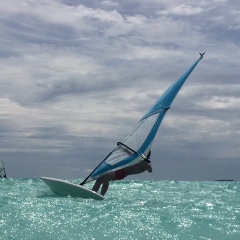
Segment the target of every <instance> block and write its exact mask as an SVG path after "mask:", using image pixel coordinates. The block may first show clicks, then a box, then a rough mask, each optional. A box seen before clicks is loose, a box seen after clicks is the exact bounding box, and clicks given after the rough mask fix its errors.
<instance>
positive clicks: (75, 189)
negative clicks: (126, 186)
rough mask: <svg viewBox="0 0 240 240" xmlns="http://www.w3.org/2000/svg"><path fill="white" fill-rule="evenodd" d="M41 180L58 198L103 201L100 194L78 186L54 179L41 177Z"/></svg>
mask: <svg viewBox="0 0 240 240" xmlns="http://www.w3.org/2000/svg"><path fill="white" fill-rule="evenodd" d="M41 179H42V180H43V181H44V183H45V184H46V185H47V186H48V187H49V188H50V189H51V190H52V191H53V192H55V193H56V194H58V195H60V196H71V197H81V198H92V199H95V200H103V199H104V197H103V196H102V195H101V194H99V193H96V192H94V191H92V190H90V189H87V188H85V187H83V186H81V185H78V184H74V183H71V182H68V181H65V180H61V179H56V178H48V177H41Z"/></svg>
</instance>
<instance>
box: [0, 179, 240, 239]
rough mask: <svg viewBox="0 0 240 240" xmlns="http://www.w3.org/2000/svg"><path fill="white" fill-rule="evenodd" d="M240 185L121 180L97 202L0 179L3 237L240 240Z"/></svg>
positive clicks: (25, 182)
mask: <svg viewBox="0 0 240 240" xmlns="http://www.w3.org/2000/svg"><path fill="white" fill-rule="evenodd" d="M72 182H75V183H78V182H80V180H72ZM239 186H240V185H239V183H238V182H173V181H119V182H114V183H112V184H111V186H110V189H109V191H108V193H107V194H106V200H103V201H96V200H90V199H88V200H87V199H79V198H71V197H65V198H62V197H58V196H57V195H55V194H54V193H52V192H51V191H50V190H49V189H48V187H47V186H46V185H45V184H44V183H43V182H42V181H41V180H39V179H0V213H1V214H0V239H4V240H7V239H18V240H20V239H34V240H37V239H44V240H45V239H46V240H47V239H54V240H56V239H64V240H66V239H97V240H98V239H111V240H112V239H134V240H135V239H182V240H189V239H194V240H196V239H216V240H219V239H224V240H228V239H236V240H239V239H240V188H239ZM89 187H91V186H89Z"/></svg>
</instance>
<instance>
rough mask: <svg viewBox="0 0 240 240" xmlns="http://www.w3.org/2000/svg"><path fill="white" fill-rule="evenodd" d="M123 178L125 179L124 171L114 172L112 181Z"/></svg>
mask: <svg viewBox="0 0 240 240" xmlns="http://www.w3.org/2000/svg"><path fill="white" fill-rule="evenodd" d="M125 177H126V173H125V170H124V169H120V170H117V171H116V172H115V178H114V179H113V180H122V179H123V178H125Z"/></svg>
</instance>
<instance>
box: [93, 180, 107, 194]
mask: <svg viewBox="0 0 240 240" xmlns="http://www.w3.org/2000/svg"><path fill="white" fill-rule="evenodd" d="M103 180H104V177H100V178H98V179H97V180H96V182H95V184H94V186H93V187H92V190H93V191H94V192H97V191H98V190H99V188H100V186H101V184H102V183H103Z"/></svg>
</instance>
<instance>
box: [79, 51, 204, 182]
mask: <svg viewBox="0 0 240 240" xmlns="http://www.w3.org/2000/svg"><path fill="white" fill-rule="evenodd" d="M203 55H204V53H203V54H200V57H199V58H198V59H197V61H196V62H195V63H194V64H193V65H192V66H191V67H190V68H189V69H188V70H187V71H186V72H185V73H184V74H183V75H182V76H181V77H180V78H179V79H178V80H177V81H176V82H175V83H173V84H172V85H171V86H170V87H169V88H168V89H167V91H166V92H165V93H164V94H163V95H162V96H161V97H160V98H159V99H158V100H157V102H156V103H155V104H154V105H153V107H152V108H151V109H150V110H149V111H148V112H147V113H146V114H145V115H144V116H143V117H142V119H141V120H140V121H139V122H138V124H137V125H136V126H135V128H134V129H133V130H132V132H131V133H130V134H129V135H128V136H127V137H126V138H125V139H124V140H123V141H122V142H119V143H118V144H117V147H116V148H115V149H114V150H113V151H112V152H111V153H110V154H109V155H108V156H107V157H106V158H105V159H104V160H103V161H102V162H101V163H100V164H99V165H98V166H97V167H96V169H95V170H94V171H93V172H92V173H91V174H90V175H89V176H88V177H87V178H86V179H85V180H84V181H83V182H82V183H81V185H83V184H85V183H87V182H90V181H92V180H95V179H97V178H99V177H101V176H104V175H106V174H108V173H109V172H111V171H116V170H118V169H122V168H125V167H127V166H132V165H134V164H137V163H139V162H141V161H144V160H146V159H147V157H146V156H147V154H148V152H149V151H150V149H151V146H152V143H153V140H154V138H155V136H156V134H157V131H158V129H159V126H160V124H161V122H162V120H163V118H164V116H165V114H166V112H167V110H168V109H169V108H170V106H171V104H172V102H173V100H174V99H175V97H176V96H177V94H178V92H179V90H180V89H181V87H182V86H183V84H184V83H185V81H186V80H187V78H188V77H189V75H190V74H191V72H192V71H193V70H194V68H195V67H196V66H197V64H198V63H199V61H200V60H201V59H202V58H203Z"/></svg>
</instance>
